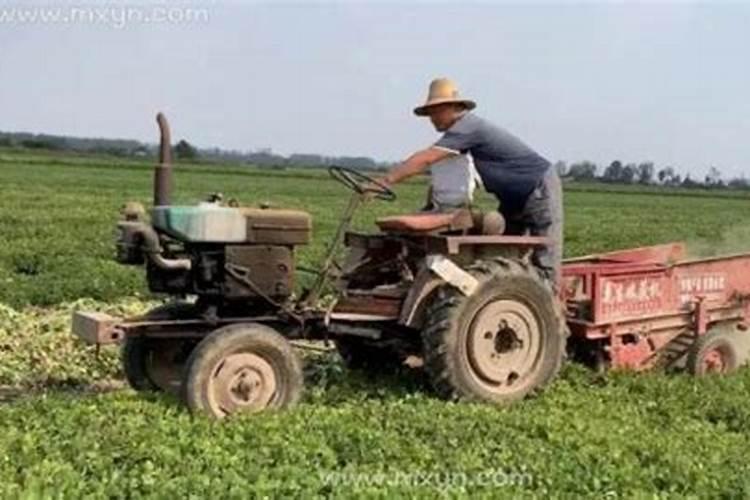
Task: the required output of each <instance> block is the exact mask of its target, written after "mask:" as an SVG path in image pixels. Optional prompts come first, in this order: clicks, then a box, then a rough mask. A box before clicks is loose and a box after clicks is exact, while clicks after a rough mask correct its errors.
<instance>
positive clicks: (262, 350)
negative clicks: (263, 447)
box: [182, 323, 303, 418]
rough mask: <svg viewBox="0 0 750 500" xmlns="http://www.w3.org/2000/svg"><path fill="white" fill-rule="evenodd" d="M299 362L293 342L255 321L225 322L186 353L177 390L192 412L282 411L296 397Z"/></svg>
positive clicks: (299, 389)
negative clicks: (180, 385)
mask: <svg viewBox="0 0 750 500" xmlns="http://www.w3.org/2000/svg"><path fill="white" fill-rule="evenodd" d="M302 388H303V375H302V364H301V362H300V360H299V357H298V356H297V354H296V353H295V352H294V349H293V348H292V345H291V344H290V343H289V341H288V340H287V339H286V338H284V337H283V336H282V335H281V334H280V333H278V332H277V331H276V330H274V329H273V328H271V327H269V326H266V325H261V324H258V323H246V324H236V325H229V326H225V327H222V328H219V329H218V330H215V331H214V332H212V333H211V334H210V335H208V336H207V337H205V338H204V339H203V340H202V341H201V342H200V344H198V346H197V347H196V348H195V350H194V351H193V352H192V354H191V355H190V359H189V360H188V362H187V365H186V370H185V378H184V379H183V390H182V394H183V397H184V398H185V402H186V403H187V405H188V407H189V408H190V410H191V411H193V412H195V413H203V414H206V415H209V416H212V417H215V418H223V417H226V416H228V415H232V414H236V413H255V412H259V411H262V410H264V409H267V408H268V409H282V408H287V407H290V406H293V405H294V404H296V403H297V401H298V400H299V398H300V396H301V394H302Z"/></svg>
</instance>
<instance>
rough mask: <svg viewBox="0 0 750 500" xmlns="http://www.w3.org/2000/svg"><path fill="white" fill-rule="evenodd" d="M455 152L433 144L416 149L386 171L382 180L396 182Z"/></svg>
mask: <svg viewBox="0 0 750 500" xmlns="http://www.w3.org/2000/svg"><path fill="white" fill-rule="evenodd" d="M455 154H456V153H455V152H454V151H451V150H449V149H444V148H438V147H435V146H432V147H429V148H427V149H423V150H421V151H417V152H416V153H414V154H413V155H411V156H410V157H409V158H407V159H406V160H404V162H403V163H402V164H401V165H399V166H397V167H395V168H394V169H392V170H391V171H390V172H388V175H386V176H385V177H384V178H383V180H384V181H385V182H386V183H387V184H391V185H393V184H397V183H399V182H401V181H403V180H404V179H408V178H409V177H414V176H415V175H418V174H421V173H422V172H424V171H425V170H427V169H428V168H429V167H430V165H432V164H433V163H437V162H439V161H441V160H444V159H445V158H448V157H449V156H454V155H455Z"/></svg>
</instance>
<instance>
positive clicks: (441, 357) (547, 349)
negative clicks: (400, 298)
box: [423, 259, 567, 404]
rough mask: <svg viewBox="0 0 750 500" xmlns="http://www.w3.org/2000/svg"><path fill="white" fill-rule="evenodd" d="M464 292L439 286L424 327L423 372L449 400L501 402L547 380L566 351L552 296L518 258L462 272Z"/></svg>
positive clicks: (450, 287)
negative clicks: (469, 288)
mask: <svg viewBox="0 0 750 500" xmlns="http://www.w3.org/2000/svg"><path fill="white" fill-rule="evenodd" d="M468 271H469V272H470V273H471V274H472V275H473V276H474V277H475V278H476V279H477V280H478V283H479V284H478V287H477V289H476V291H475V292H474V293H472V294H471V295H470V296H466V295H463V294H462V292H461V291H459V290H458V289H456V288H454V287H452V286H451V285H448V284H446V285H443V286H441V287H440V288H438V290H437V292H436V297H435V298H434V299H433V301H432V304H431V305H430V307H429V308H428V312H427V315H426V318H427V319H426V323H425V326H424V329H423V344H424V363H425V365H424V366H425V370H426V372H427V374H428V376H429V377H430V379H431V381H432V385H433V386H434V388H435V389H436V391H437V392H438V393H439V394H440V395H442V396H443V397H446V398H448V399H459V400H474V401H486V402H492V403H499V404H507V403H511V402H513V401H517V400H519V399H522V398H524V397H525V396H527V395H529V394H530V393H532V392H534V391H535V390H538V389H541V388H542V387H544V386H545V385H547V384H548V383H549V382H550V381H552V379H554V377H555V376H556V375H557V373H558V372H559V370H560V367H561V364H562V361H563V358H564V356H565V343H566V337H567V335H566V333H565V332H566V330H565V326H564V324H562V322H561V319H560V315H559V314H558V311H559V309H558V305H557V302H556V299H555V297H554V294H553V293H552V291H551V290H550V288H549V287H548V285H547V284H546V283H545V282H544V280H543V279H542V277H541V276H540V275H539V274H538V273H537V271H536V270H535V269H534V268H533V267H531V266H528V265H525V264H524V263H520V262H517V261H513V260H506V259H497V260H494V261H491V262H483V263H480V264H478V265H475V266H473V267H471V268H470V269H469V270H468Z"/></svg>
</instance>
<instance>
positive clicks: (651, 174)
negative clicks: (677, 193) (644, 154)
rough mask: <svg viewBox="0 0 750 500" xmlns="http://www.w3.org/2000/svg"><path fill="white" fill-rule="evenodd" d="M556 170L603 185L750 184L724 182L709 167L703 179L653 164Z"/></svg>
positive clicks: (578, 165) (745, 184)
mask: <svg viewBox="0 0 750 500" xmlns="http://www.w3.org/2000/svg"><path fill="white" fill-rule="evenodd" d="M555 168H556V169H557V171H558V172H559V173H560V175H561V176H563V177H565V178H569V179H573V180H576V181H584V182H604V183H608V184H642V185H661V186H672V187H686V188H696V187H702V188H708V189H748V188H750V181H749V180H748V179H746V178H745V177H733V178H731V179H724V178H723V177H722V174H721V172H720V171H719V169H718V168H716V167H709V168H708V172H707V173H706V175H705V176H703V177H699V176H698V177H693V176H691V175H690V174H686V175H685V176H682V175H681V174H679V173H678V172H677V171H676V170H675V169H674V167H663V168H657V167H656V166H655V165H654V164H653V163H652V162H642V163H623V162H621V161H619V160H615V161H613V162H612V163H610V164H609V165H608V166H606V167H605V168H603V169H602V168H600V166H599V165H597V164H596V163H594V162H591V161H581V162H577V163H572V164H570V165H568V164H567V163H565V162H562V161H559V162H557V163H556V164H555Z"/></svg>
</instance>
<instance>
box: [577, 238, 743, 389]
mask: <svg viewBox="0 0 750 500" xmlns="http://www.w3.org/2000/svg"><path fill="white" fill-rule="evenodd" d="M563 283H564V285H563V291H562V293H563V297H564V300H565V304H566V307H567V314H568V319H567V321H568V326H569V329H570V332H571V345H572V346H573V348H574V353H575V354H576V355H577V356H579V357H581V358H584V360H588V361H591V362H594V363H596V364H601V365H604V366H611V367H612V368H628V369H636V370H641V369H646V368H650V367H652V366H655V365H664V366H670V365H675V364H680V363H683V362H684V363H686V364H687V368H688V369H689V370H691V371H693V372H694V373H697V374H701V373H705V372H709V371H720V372H726V371H730V370H732V369H733V368H736V367H737V366H738V365H739V363H740V358H741V357H742V355H741V351H742V350H743V345H744V342H745V337H750V334H748V333H747V330H748V326H747V320H748V317H749V316H750V300H749V299H750V254H741V255H729V256H721V257H712V258H704V259H687V258H686V251H685V246H684V245H683V244H681V243H671V244H668V245H660V246H654V247H645V248H636V249H632V250H624V251H619V252H612V253H606V254H600V255H592V256H587V257H581V258H578V259H571V260H568V261H566V262H565V263H564V265H563Z"/></svg>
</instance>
